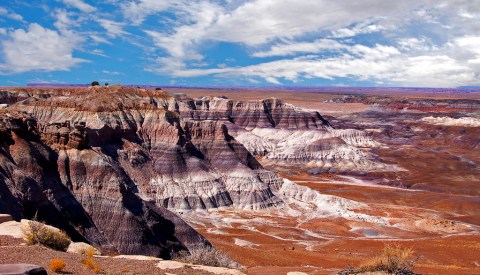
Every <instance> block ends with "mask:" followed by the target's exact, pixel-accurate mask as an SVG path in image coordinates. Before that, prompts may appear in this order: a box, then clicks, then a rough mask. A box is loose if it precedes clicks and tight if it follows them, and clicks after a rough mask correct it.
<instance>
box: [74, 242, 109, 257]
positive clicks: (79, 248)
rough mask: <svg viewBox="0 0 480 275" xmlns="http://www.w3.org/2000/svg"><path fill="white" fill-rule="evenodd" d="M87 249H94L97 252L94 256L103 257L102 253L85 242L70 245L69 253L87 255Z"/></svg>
mask: <svg viewBox="0 0 480 275" xmlns="http://www.w3.org/2000/svg"><path fill="white" fill-rule="evenodd" d="M87 249H93V250H94V251H95V253H94V255H101V253H100V251H98V250H97V249H96V248H95V247H93V246H91V245H89V244H88V243H84V242H78V243H75V242H72V243H70V245H69V246H68V248H67V253H74V254H85V252H86V251H87Z"/></svg>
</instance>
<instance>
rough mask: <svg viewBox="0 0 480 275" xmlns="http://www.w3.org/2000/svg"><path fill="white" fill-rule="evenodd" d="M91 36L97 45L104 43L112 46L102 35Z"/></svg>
mask: <svg viewBox="0 0 480 275" xmlns="http://www.w3.org/2000/svg"><path fill="white" fill-rule="evenodd" d="M89 36H90V38H91V39H92V40H93V41H94V42H95V43H104V44H109V45H111V44H112V42H110V41H109V40H108V39H106V38H105V37H102V36H100V35H97V34H90V35H89Z"/></svg>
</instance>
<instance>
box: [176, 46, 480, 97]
mask: <svg viewBox="0 0 480 275" xmlns="http://www.w3.org/2000/svg"><path fill="white" fill-rule="evenodd" d="M455 43H457V44H459V45H463V46H465V45H466V44H469V43H473V44H471V45H472V47H471V50H472V51H474V50H475V49H477V48H475V47H473V46H475V45H476V44H475V43H476V39H474V38H465V40H464V39H461V40H459V41H455ZM455 43H452V44H449V46H448V49H447V48H444V49H441V50H439V51H437V52H434V53H432V54H431V55H419V56H409V55H408V54H406V53H402V52H400V50H399V49H397V48H395V47H392V46H384V45H376V46H374V47H366V46H364V45H353V46H348V45H344V48H345V51H346V53H345V54H342V55H339V56H333V57H329V58H321V57H318V56H316V55H308V56H301V57H296V58H292V59H281V60H276V61H271V62H266V63H260V64H256V65H251V66H245V67H227V68H214V69H186V68H185V67H184V66H181V65H177V66H176V67H171V68H170V69H171V71H170V73H171V74H172V75H174V76H177V77H197V76H204V75H221V76H225V77H234V76H242V77H247V78H252V77H260V78H263V79H264V80H265V81H267V82H270V83H273V84H279V83H280V79H285V80H289V81H294V82H295V81H299V80H300V79H302V78H323V79H330V80H334V79H335V78H352V79H356V80H363V81H364V80H369V81H373V82H377V83H387V84H390V85H400V86H429V87H454V86H459V85H464V84H465V83H470V84H474V85H479V84H480V79H479V78H478V72H479V70H475V68H474V67H472V66H470V65H469V63H468V61H465V62H461V61H459V60H456V59H453V58H452V57H449V56H447V55H444V54H443V53H442V52H445V51H449V50H454V49H456V48H457V47H458V46H459V45H457V44H455ZM462 43H463V44H462Z"/></svg>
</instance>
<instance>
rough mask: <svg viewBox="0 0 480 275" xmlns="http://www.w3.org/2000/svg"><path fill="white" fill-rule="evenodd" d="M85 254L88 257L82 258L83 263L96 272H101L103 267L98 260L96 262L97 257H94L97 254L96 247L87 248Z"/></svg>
mask: <svg viewBox="0 0 480 275" xmlns="http://www.w3.org/2000/svg"><path fill="white" fill-rule="evenodd" d="M84 255H85V256H87V257H86V258H85V259H83V260H82V264H83V265H84V266H85V267H86V268H88V269H90V270H92V271H93V272H94V273H99V272H100V271H101V267H100V265H99V264H98V263H97V262H95V259H94V258H93V255H95V249H93V248H91V247H89V248H87V249H86V250H85V253H84Z"/></svg>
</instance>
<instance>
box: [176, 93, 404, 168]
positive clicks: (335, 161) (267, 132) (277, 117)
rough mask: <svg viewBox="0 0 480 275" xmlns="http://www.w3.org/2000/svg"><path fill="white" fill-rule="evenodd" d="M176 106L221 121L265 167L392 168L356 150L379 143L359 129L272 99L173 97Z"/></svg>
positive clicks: (185, 114) (198, 117)
mask: <svg viewBox="0 0 480 275" xmlns="http://www.w3.org/2000/svg"><path fill="white" fill-rule="evenodd" d="M176 99H177V103H176V106H177V108H176V109H175V110H177V111H178V112H179V113H180V114H181V116H182V117H186V118H190V119H192V120H215V121H222V123H224V124H225V125H226V127H227V128H228V130H229V133H230V134H231V135H232V136H234V137H235V139H236V140H237V141H239V142H240V143H241V144H242V145H244V146H245V147H246V148H247V149H248V151H249V152H250V153H251V154H252V155H253V156H256V157H262V163H263V164H265V165H268V166H278V165H285V166H288V165H292V164H295V165H300V166H307V167H310V168H318V169H320V170H321V171H331V170H332V169H333V170H335V171H342V172H366V171H383V170H387V169H396V168H395V167H390V166H387V165H385V164H382V163H381V162H379V161H377V160H375V159H374V157H373V156H372V155H371V154H370V153H369V152H368V151H367V150H364V149H362V148H372V147H377V146H380V144H379V143H378V142H375V141H374V140H373V139H372V138H370V137H369V136H368V135H367V134H366V133H365V132H362V131H358V130H354V129H342V130H337V129H334V128H333V127H332V126H331V125H330V123H329V122H328V121H327V120H325V119H324V118H323V117H322V116H321V115H320V114H319V113H318V112H314V111H305V110H303V109H301V108H297V107H295V106H293V105H291V104H288V103H285V102H283V101H281V100H278V99H273V98H272V99H265V100H261V101H236V100H228V99H226V98H222V97H203V98H200V99H197V100H193V99H190V98H187V97H185V96H180V95H178V96H177V97H176Z"/></svg>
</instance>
